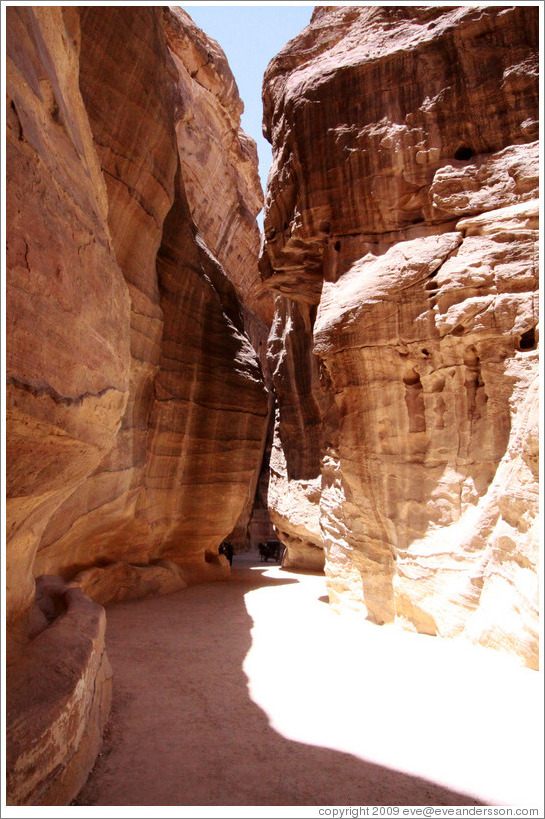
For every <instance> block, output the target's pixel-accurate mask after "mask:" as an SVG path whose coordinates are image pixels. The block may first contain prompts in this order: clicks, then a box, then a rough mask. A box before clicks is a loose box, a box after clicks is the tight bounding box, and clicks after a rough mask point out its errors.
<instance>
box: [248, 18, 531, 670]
mask: <svg viewBox="0 0 545 819" xmlns="http://www.w3.org/2000/svg"><path fill="white" fill-rule="evenodd" d="M537 29H538V16H537V12H536V9H535V8H526V7H516V8H505V9H500V8H487V9H476V8H472V9H471V8H456V9H444V8H439V7H435V8H418V9H417V8H414V7H404V8H395V9H394V8H378V7H373V8H358V7H344V8H338V9H329V8H328V7H320V8H318V9H317V10H316V12H315V14H314V16H313V20H312V22H311V24H310V26H308V27H307V28H306V29H305V30H304V31H303V32H302V33H301V34H300V35H299V36H298V37H297V38H295V40H293V41H291V42H290V43H289V44H288V46H286V48H285V49H284V50H283V51H282V52H281V53H280V54H279V55H278V57H276V58H275V60H273V62H272V63H271V64H270V66H269V68H268V70H267V73H266V77H265V85H264V103H265V128H266V130H267V132H268V134H269V135H270V138H271V141H272V144H273V151H274V167H273V174H272V176H271V178H270V184H269V190H268V192H267V211H266V217H265V234H266V239H267V241H266V245H265V251H264V254H263V257H262V259H261V269H262V275H263V277H264V278H265V279H266V281H267V282H268V284H269V286H270V288H271V289H272V290H273V291H275V292H277V293H278V294H279V296H278V300H277V308H276V316H275V320H274V323H273V329H272V332H271V336H270V339H269V349H270V354H271V358H272V369H273V372H274V383H275V389H276V392H277V397H278V399H279V405H280V408H279V413H278V416H277V424H276V436H275V445H274V447H273V458H272V461H271V464H272V471H271V487H270V491H269V500H270V505H271V515H272V518H273V520H274V522H275V523H276V525H277V527H278V528H279V529H281V530H282V532H283V538H284V541H285V542H286V544H287V545H288V549H289V553H290V560H291V561H292V562H294V563H300V564H302V565H305V563H306V562H311V563H314V564H317V563H318V562H319V561H318V559H317V556H316V555H317V547H322V548H324V549H325V557H326V574H327V577H328V584H329V592H330V599H331V600H332V601H333V602H334V603H335V604H336V605H340V606H346V605H348V606H352V607H355V608H358V609H361V610H363V611H364V612H365V613H366V614H367V616H368V617H369V618H370V619H371V620H373V621H375V622H377V623H384V622H390V621H393V620H396V621H398V622H400V623H402V624H404V625H406V626H407V627H409V628H412V629H415V628H416V629H417V630H418V631H423V632H426V633H431V634H440V635H445V636H454V635H463V636H465V637H467V638H469V639H471V640H474V641H477V642H481V643H483V644H485V645H490V646H493V647H496V648H500V649H504V650H507V651H512V652H514V653H517V654H519V655H520V656H521V657H523V658H524V660H525V662H527V663H528V664H529V665H531V666H534V665H535V664H536V662H537V633H538V632H537V574H536V561H537V543H538V534H537V528H536V518H537V511H538V504H537V477H538V470H537V452H538V450H537V446H538V444H537V441H538V435H537V415H536V412H537V405H536V396H537V392H536V390H537V378H538V369H537V366H538V358H537V356H538V354H537V344H538V335H537V286H538V278H537V263H536V258H537V227H538V223H537V195H538V192H537V182H538V174H537V156H538V154H537V149H538V144H537V141H536V140H537V137H538V133H537V62H536V60H537V42H538V35H537ZM303 442H304V443H303ZM507 498H509V500H507Z"/></svg>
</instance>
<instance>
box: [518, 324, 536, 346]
mask: <svg viewBox="0 0 545 819" xmlns="http://www.w3.org/2000/svg"><path fill="white" fill-rule="evenodd" d="M535 347H536V328H535V327H531V328H530V329H529V330H526V332H525V333H523V334H522V335H521V337H520V341H519V350H535Z"/></svg>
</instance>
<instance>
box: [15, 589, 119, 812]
mask: <svg viewBox="0 0 545 819" xmlns="http://www.w3.org/2000/svg"><path fill="white" fill-rule="evenodd" d="M42 585H43V584H42ZM49 588H50V589H51V588H52V586H51V585H50V587H49ZM45 589H46V593H45V594H44V595H43V596H42V599H41V604H42V607H43V608H44V609H45V610H46V611H47V609H46V607H45V602H44V597H45V598H47V596H48V595H47V585H46V586H45ZM55 592H56V595H55V596H56V598H57V602H56V603H55V602H54V601H51V598H49V600H50V607H49V608H50V610H51V609H52V608H54V607H55V605H59V600H60V599H61V598H62V604H63V605H64V611H63V612H62V616H57V617H56V618H55V617H54V615H53V618H54V619H53V622H51V623H50V624H49V625H48V626H47V627H46V628H45V629H43V630H42V631H41V632H40V633H39V634H37V636H36V637H35V638H34V639H33V641H32V642H31V643H30V646H28V647H27V650H26V651H25V653H24V655H23V656H22V657H20V658H19V661H18V662H17V663H15V664H8V667H7V674H6V689H7V701H6V801H7V804H8V805H62V804H70V801H71V800H72V799H73V798H74V796H75V795H76V794H77V793H78V791H79V789H80V788H81V786H82V785H83V783H84V782H85V780H86V778H87V776H88V774H89V771H90V770H91V768H92V767H93V764H94V761H95V757H96V754H97V752H98V750H99V748H100V745H101V743H102V731H103V728H104V725H105V723H106V720H107V718H108V714H109V711H110V700H111V677H112V672H111V668H110V665H109V663H108V659H107V657H106V653H105V651H104V636H105V629H106V617H105V614H104V609H103V608H102V607H101V606H98V605H97V604H96V603H92V602H91V601H90V600H88V599H87V598H86V597H84V595H83V594H82V593H81V591H80V590H79V589H68V588H67V587H66V586H65V585H64V584H63V583H62V582H61V583H57V584H56V586H55ZM48 613H49V614H50V611H49V612H48ZM50 617H51V615H50Z"/></svg>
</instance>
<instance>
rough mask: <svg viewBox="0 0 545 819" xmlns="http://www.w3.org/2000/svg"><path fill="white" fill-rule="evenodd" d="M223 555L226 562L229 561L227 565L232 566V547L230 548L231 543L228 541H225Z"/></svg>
mask: <svg viewBox="0 0 545 819" xmlns="http://www.w3.org/2000/svg"><path fill="white" fill-rule="evenodd" d="M224 555H225V557H226V558H227V560H228V561H229V565H230V566H232V565H233V547H232V545H231V543H230V542H229V541H228V540H226V541H225V544H224Z"/></svg>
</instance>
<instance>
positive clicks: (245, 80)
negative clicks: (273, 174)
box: [180, 2, 315, 190]
mask: <svg viewBox="0 0 545 819" xmlns="http://www.w3.org/2000/svg"><path fill="white" fill-rule="evenodd" d="M180 5H181V7H182V8H183V9H184V10H185V11H187V13H188V14H189V15H190V16H191V17H192V18H193V20H194V21H195V23H196V24H197V25H198V26H199V28H201V29H202V30H203V31H205V32H206V33H207V34H209V35H210V36H211V37H213V38H214V39H215V40H217V41H218V43H219V44H220V46H221V47H222V49H223V50H224V52H225V54H226V56H227V59H228V60H229V65H230V66H231V71H232V72H233V74H234V75H235V79H236V81H237V85H238V90H239V93H240V96H241V99H242V101H243V102H244V114H243V116H242V127H243V128H244V130H245V131H246V133H247V134H249V135H250V136H252V137H253V138H254V139H255V141H256V143H257V150H258V154H259V174H260V176H261V184H262V185H263V190H265V187H266V184H267V174H268V172H269V168H270V164H271V146H270V145H269V143H268V142H267V141H266V139H264V138H263V136H262V135H261V121H262V118H263V107H262V103H261V85H262V82H263V74H264V72H265V69H266V68H267V65H268V64H269V62H270V61H271V60H272V58H273V57H275V56H276V54H278V52H279V51H280V49H281V48H283V46H285V45H286V43H287V42H288V40H291V38H292V37H295V35H296V34H299V32H300V31H302V29H303V28H304V27H305V26H306V25H308V23H309V22H310V17H311V15H312V12H313V9H314V5H315V4H314V2H312V3H308V4H304V5H303V4H300V5H293V6H292V5H288V4H287V3H282V4H281V5H277V6H263V5H252V4H250V3H243V4H241V5H238V6H227V5H225V4H222V5H218V6H213V5H211V4H210V3H207V4H206V5H201V6H197V5H193V4H192V3H180Z"/></svg>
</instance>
